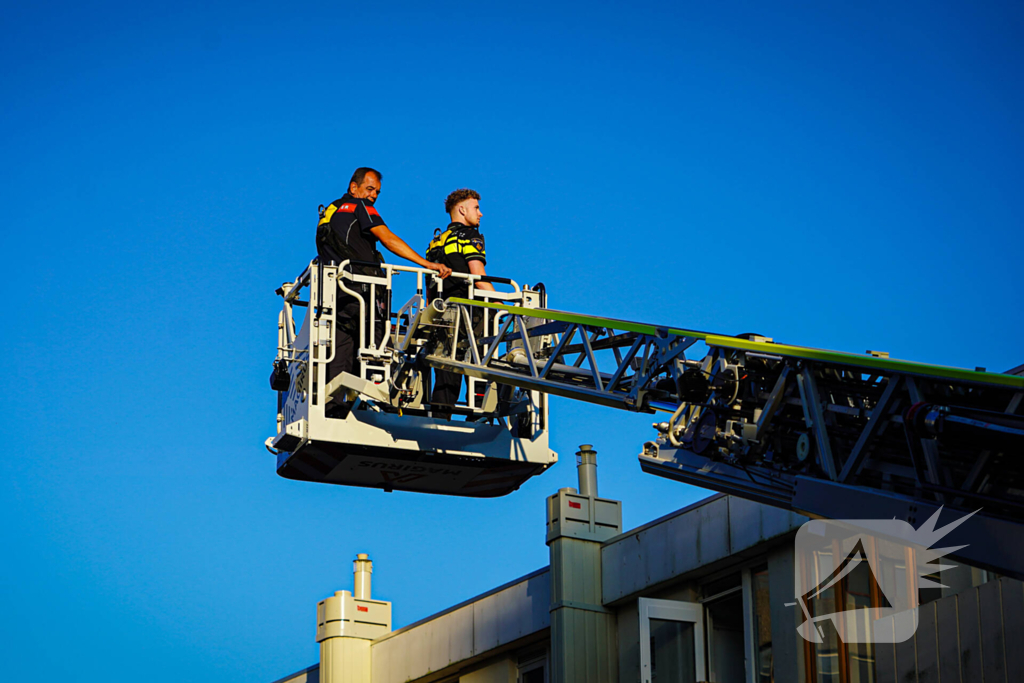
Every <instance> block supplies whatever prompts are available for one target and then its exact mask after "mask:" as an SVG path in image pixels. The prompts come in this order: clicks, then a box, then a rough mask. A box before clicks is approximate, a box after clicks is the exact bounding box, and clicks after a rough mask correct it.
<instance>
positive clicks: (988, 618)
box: [978, 581, 1019, 683]
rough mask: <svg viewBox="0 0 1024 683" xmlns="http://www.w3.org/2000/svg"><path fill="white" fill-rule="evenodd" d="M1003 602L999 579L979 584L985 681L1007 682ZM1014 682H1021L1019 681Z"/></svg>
mask: <svg viewBox="0 0 1024 683" xmlns="http://www.w3.org/2000/svg"><path fill="white" fill-rule="evenodd" d="M1002 602H1003V600H1002V595H1001V594H1000V591H999V582H998V581H989V582H988V583H985V584H982V585H981V586H978V616H979V620H980V623H981V659H982V669H983V670H984V672H985V683H1006V655H1005V653H1004V651H1003V605H1002ZM1013 683H1019V681H1014V682H1013Z"/></svg>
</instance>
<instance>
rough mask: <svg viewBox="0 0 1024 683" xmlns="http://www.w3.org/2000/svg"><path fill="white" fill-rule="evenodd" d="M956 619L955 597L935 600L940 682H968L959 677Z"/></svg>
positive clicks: (957, 618) (958, 645) (958, 637)
mask: <svg viewBox="0 0 1024 683" xmlns="http://www.w3.org/2000/svg"><path fill="white" fill-rule="evenodd" d="M958 621H959V617H958V616H957V599H956V598H955V597H949V598H943V599H942V600H938V601H936V602H935V632H936V646H937V647H938V649H939V680H940V681H941V683H969V681H966V680H963V679H961V678H960V634H959V631H960V629H959V628H958V626H957V622H958Z"/></svg>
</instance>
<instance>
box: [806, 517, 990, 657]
mask: <svg viewBox="0 0 1024 683" xmlns="http://www.w3.org/2000/svg"><path fill="white" fill-rule="evenodd" d="M941 512H942V508H939V509H938V510H936V511H935V514H933V515H932V516H931V517H930V518H928V520H927V521H925V522H924V523H923V524H922V525H921V526H920V527H919V528H917V529H915V528H914V527H913V526H911V525H910V524H909V523H907V522H904V521H901V520H898V519H855V520H823V519H815V520H811V521H810V522H807V523H806V524H804V525H803V526H801V527H800V529H799V530H798V531H797V533H796V566H795V572H794V590H795V595H796V602H795V603H786V604H787V606H790V605H797V606H799V608H800V610H801V611H802V612H803V617H804V621H803V623H802V624H800V625H799V626H798V627H797V632H798V633H799V634H800V635H801V636H802V637H803V638H804V639H805V640H808V641H810V642H812V643H821V642H824V641H825V640H826V634H825V630H824V629H825V628H830V627H829V624H831V628H834V629H835V631H836V633H837V636H838V638H839V639H840V640H842V641H843V642H844V643H902V642H903V641H905V640H907V639H908V638H910V637H911V636H913V635H914V632H915V631H917V610H916V609H914V608H916V607H917V606H918V590H919V589H921V588H944V586H943V585H942V584H941V583H939V582H937V581H934V580H933V579H932V578H929V577H931V576H934V575H935V574H936V573H938V572H941V571H943V570H945V569H952V568H953V567H955V566H956V565H951V564H941V563H939V562H938V561H939V560H940V559H941V558H943V557H945V556H946V555H948V554H949V553H952V552H956V551H957V550H960V549H961V548H965V547H967V546H966V545H960V546H955V547H947V548H935V547H934V546H935V545H936V544H937V543H939V541H941V540H942V538H943V537H944V536H946V535H947V534H948V533H949V532H951V531H953V530H954V529H956V528H957V527H958V526H960V525H961V524H963V523H964V522H965V521H967V519H969V518H970V517H971V516H972V515H974V514H975V512H977V511H975V512H972V513H970V514H967V515H965V516H963V517H961V518H960V519H957V520H954V521H953V522H950V523H949V524H946V525H945V526H943V527H940V528H938V529H936V528H935V525H936V524H937V523H938V520H939V513H941ZM886 617H892V619H887V618H886ZM879 619H883V621H881V622H878V621H877V620H879ZM876 622H877V624H876Z"/></svg>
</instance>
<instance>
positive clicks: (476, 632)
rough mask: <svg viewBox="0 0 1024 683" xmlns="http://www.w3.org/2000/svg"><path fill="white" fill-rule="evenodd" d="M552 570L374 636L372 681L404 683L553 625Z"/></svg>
mask: <svg viewBox="0 0 1024 683" xmlns="http://www.w3.org/2000/svg"><path fill="white" fill-rule="evenodd" d="M550 603H551V593H550V590H549V585H548V572H547V571H543V572H538V573H535V574H532V575H531V576H529V577H527V578H526V579H524V580H523V581H520V582H518V583H514V584H511V585H509V586H505V587H504V588H502V589H500V590H497V591H494V592H492V593H488V594H486V595H484V596H482V597H480V598H479V599H476V600H473V601H471V602H468V603H465V604H463V605H460V606H458V607H456V608H454V609H452V610H449V611H447V612H444V613H442V614H440V615H438V616H436V617H431V618H429V619H426V620H424V621H421V622H417V623H416V624H413V625H411V626H407V627H406V628H404V629H400V630H399V631H396V632H394V633H391V634H388V635H386V636H383V637H382V638H378V639H377V640H375V641H373V645H372V647H371V648H370V656H371V658H372V675H371V681H372V682H373V683H405V681H412V680H416V679H417V678H421V677H423V676H426V675H427V674H430V673H433V672H436V671H440V670H441V669H444V668H447V667H449V666H452V665H454V664H457V663H459V662H462V661H465V660H468V659H471V658H472V657H476V656H478V655H482V654H484V653H486V652H488V651H489V650H493V649H495V648H497V647H500V646H502V645H506V644H508V643H511V642H513V641H516V640H518V639H520V638H523V637H525V636H528V635H530V634H532V633H536V632H538V631H543V630H544V629H546V628H548V627H549V626H550V616H549V613H548V608H549V606H550Z"/></svg>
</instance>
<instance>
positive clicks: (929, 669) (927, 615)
mask: <svg viewBox="0 0 1024 683" xmlns="http://www.w3.org/2000/svg"><path fill="white" fill-rule="evenodd" d="M917 618H918V622H917V633H915V634H914V647H915V648H916V649H917V680H918V683H937V681H938V680H939V650H938V635H937V634H936V630H935V603H934V602H929V603H928V604H927V605H921V607H920V608H918V611H917Z"/></svg>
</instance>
